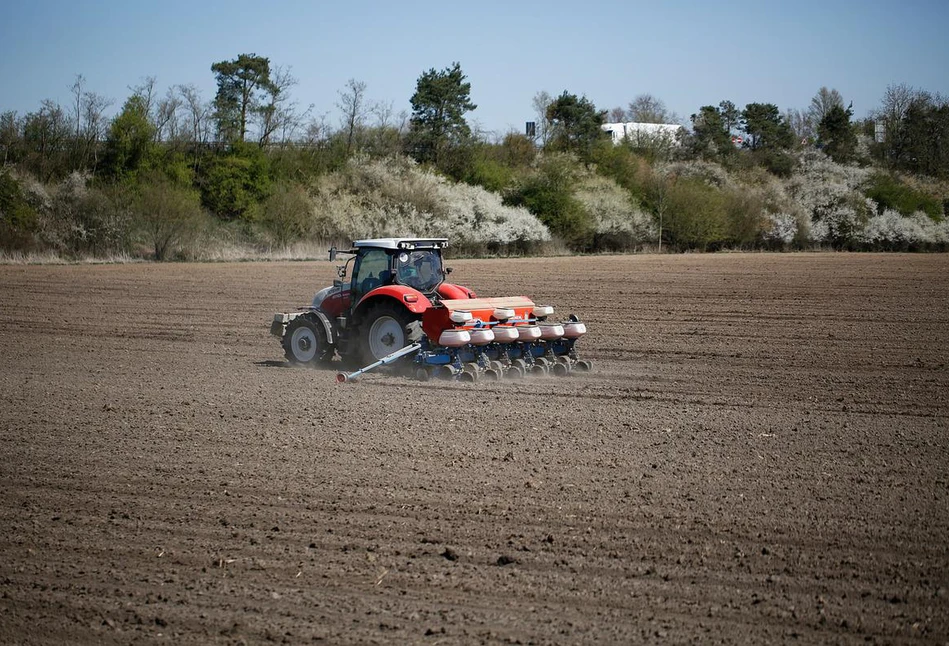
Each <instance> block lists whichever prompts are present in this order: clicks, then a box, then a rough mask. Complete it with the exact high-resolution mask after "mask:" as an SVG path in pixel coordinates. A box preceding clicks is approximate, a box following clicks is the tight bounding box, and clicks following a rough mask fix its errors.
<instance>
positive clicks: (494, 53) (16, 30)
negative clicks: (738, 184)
mask: <svg viewBox="0 0 949 646" xmlns="http://www.w3.org/2000/svg"><path fill="white" fill-rule="evenodd" d="M947 25H949V0H902V1H900V2H887V1H884V0H866V1H858V0H823V1H813V0H795V1H794V2H786V1H785V2H774V1H771V0H748V1H746V0H734V1H729V2H708V1H705V0H650V1H648V2H635V1H631V0H627V1H625V2H608V1H602V0H586V1H585V2H582V1H579V2H578V1H576V0H574V1H572V2H563V1H561V0H546V1H544V2H533V1H524V2H519V1H517V0H508V1H507V2H496V1H494V0H481V1H479V2H422V1H413V0H403V1H401V2H382V1H380V2H371V1H359V0H352V1H350V2H318V1H315V0H314V1H310V2H305V1H302V0H294V1H291V0H286V1H281V0H272V1H271V2H248V1H245V0H229V1H226V2H222V1H218V0H209V1H202V0H191V1H190V2H183V1H180V0H164V1H163V2H138V1H135V0H121V1H112V0H86V1H83V2H77V1H76V0H70V1H68V2H64V1H59V0H57V1H52V0H34V1H24V0H7V2H5V3H4V4H3V6H2V8H0V112H3V111H7V110H14V111H16V112H17V113H19V114H21V115H22V114H25V113H27V112H31V111H35V110H37V109H38V108H39V107H40V104H41V102H42V101H43V100H44V99H52V100H54V101H57V102H59V103H61V104H63V105H68V104H69V103H70V100H71V97H70V89H69V88H70V87H71V86H72V85H73V83H74V81H75V80H76V76H77V75H79V74H81V75H83V76H84V77H85V80H86V87H87V88H88V90H90V91H92V92H95V93H97V94H100V95H103V96H105V97H107V98H109V99H111V100H113V101H114V103H113V104H112V106H111V108H110V109H109V112H110V114H114V113H115V112H116V111H117V110H118V109H120V108H121V105H122V103H123V102H124V101H125V99H126V98H128V96H129V95H130V93H131V92H130V89H129V88H130V87H132V86H135V85H138V84H140V83H141V82H142V80H143V79H144V78H145V77H148V76H153V77H155V78H156V80H157V86H158V88H159V90H160V91H161V92H162V93H164V91H165V90H166V89H167V88H169V87H171V86H174V85H179V84H182V85H186V84H194V85H195V86H197V87H198V88H199V89H200V90H201V91H202V93H203V96H204V98H206V99H212V98H213V96H214V92H215V90H216V86H215V81H214V76H213V74H212V73H211V65H212V64H213V63H215V62H218V61H223V60H233V59H235V58H237V56H238V55H240V54H242V53H247V54H250V53H256V54H258V55H261V56H266V57H268V58H269V59H270V62H271V65H272V66H280V67H284V68H290V70H291V73H292V74H293V76H294V77H296V78H297V79H298V84H297V85H296V86H295V87H294V88H293V89H292V90H291V96H292V99H293V100H294V101H295V102H296V103H297V104H298V106H299V107H300V108H301V109H305V108H306V107H307V106H309V105H312V106H313V114H314V115H316V116H319V115H325V117H326V120H327V122H328V123H330V124H331V125H337V124H338V123H339V118H340V113H339V109H338V108H337V106H336V104H337V102H338V101H339V92H340V91H341V90H343V89H344V87H345V85H346V83H347V81H348V80H349V79H355V80H356V81H360V82H363V83H365V84H366V94H367V98H368V99H369V100H371V101H379V102H385V103H389V102H391V103H392V104H393V106H394V108H395V111H396V112H399V111H401V110H406V111H407V112H409V111H410V110H411V106H410V104H409V99H410V97H411V96H412V94H413V92H414V91H415V84H416V81H417V80H418V77H419V76H420V75H421V74H422V73H423V72H425V71H427V70H429V69H432V68H434V69H436V70H442V69H445V68H447V67H449V66H451V65H452V63H453V62H455V61H457V62H459V63H460V64H461V68H462V70H463V72H464V73H465V74H466V75H467V79H468V81H469V82H470V83H471V99H472V101H473V102H474V103H476V104H477V106H478V107H477V109H476V110H474V111H473V112H470V113H468V115H467V118H468V120H469V123H471V124H472V125H473V126H474V127H475V128H476V129H478V130H479V131H481V132H482V133H484V134H486V135H487V136H489V137H490V136H492V135H493V136H496V137H500V136H503V135H504V134H505V133H507V132H510V131H517V132H522V131H523V129H524V122H525V121H532V120H535V118H536V117H535V115H534V111H533V107H532V98H533V97H534V96H535V95H536V94H537V93H538V92H540V91H546V92H548V93H550V94H551V95H553V96H556V95H558V94H560V93H562V92H563V91H568V92H570V93H572V94H576V95H582V96H586V97H587V98H588V99H589V100H590V101H592V102H593V103H594V104H595V105H596V106H597V107H598V108H600V109H605V110H609V109H611V108H614V107H618V106H622V107H625V106H627V104H628V103H629V102H630V101H631V100H632V99H634V98H635V97H636V96H637V95H639V94H643V93H649V94H652V95H653V96H655V97H658V98H659V99H662V100H663V101H664V102H665V104H666V106H667V107H668V109H669V110H671V111H674V112H676V113H677V114H678V115H679V116H680V117H681V119H682V121H683V123H685V124H688V118H689V115H691V114H693V113H695V112H697V111H698V109H699V107H701V106H703V105H709V104H712V105H717V104H718V103H719V102H720V101H722V100H725V99H727V100H730V101H732V102H734V103H735V104H736V105H738V106H739V107H743V106H744V105H745V104H747V103H752V102H762V103H774V104H776V105H777V106H778V107H779V108H780V109H781V111H782V112H783V111H784V110H786V109H789V108H798V109H804V108H806V107H807V106H808V104H809V103H810V100H811V98H812V97H813V96H814V95H815V94H816V93H817V91H818V90H819V89H820V88H821V86H827V87H829V88H834V89H837V90H838V91H839V92H840V93H841V95H842V96H843V98H844V100H845V101H846V102H848V103H849V102H851V101H852V102H853V109H854V116H855V117H856V118H862V117H865V116H867V115H868V113H869V112H870V111H871V110H873V109H875V108H876V107H878V106H879V105H880V102H881V99H882V97H883V93H884V91H885V90H886V87H887V86H888V85H890V84H894V83H906V84H909V85H911V86H914V87H917V88H921V89H925V90H928V91H930V92H933V93H936V92H939V93H941V94H943V95H949V38H946V37H945V29H946V26H947Z"/></svg>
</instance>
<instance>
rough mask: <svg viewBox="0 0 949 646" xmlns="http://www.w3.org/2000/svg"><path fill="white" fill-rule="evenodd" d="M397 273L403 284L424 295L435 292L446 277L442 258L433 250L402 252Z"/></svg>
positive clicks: (397, 263)
mask: <svg viewBox="0 0 949 646" xmlns="http://www.w3.org/2000/svg"><path fill="white" fill-rule="evenodd" d="M396 271H397V272H398V273H397V276H398V280H399V282H400V283H401V284H403V285H406V286H408V287H413V288H415V289H417V290H419V291H420V292H424V293H430V292H433V291H435V288H436V287H438V284H439V283H441V282H442V277H443V276H444V273H443V271H442V258H441V256H440V255H439V254H438V253H436V252H434V251H432V250H431V249H416V250H415V251H402V252H400V253H399V254H398V256H397V258H396Z"/></svg>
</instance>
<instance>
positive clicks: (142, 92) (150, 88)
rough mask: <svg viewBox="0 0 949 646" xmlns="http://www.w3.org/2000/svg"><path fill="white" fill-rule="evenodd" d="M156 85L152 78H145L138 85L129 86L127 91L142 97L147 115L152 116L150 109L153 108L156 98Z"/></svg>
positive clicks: (156, 81)
mask: <svg viewBox="0 0 949 646" xmlns="http://www.w3.org/2000/svg"><path fill="white" fill-rule="evenodd" d="M157 83H158V80H157V79H156V78H155V77H154V76H146V77H145V78H143V79H142V82H141V83H139V84H138V85H130V86H129V91H130V92H131V93H132V94H134V95H138V96H140V97H142V102H143V103H144V104H145V110H146V112H147V114H149V115H151V114H152V109H153V108H154V107H155V101H156V97H157V96H158V91H157V90H156V89H155V88H156V85H157Z"/></svg>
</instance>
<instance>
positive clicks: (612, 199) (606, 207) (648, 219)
mask: <svg viewBox="0 0 949 646" xmlns="http://www.w3.org/2000/svg"><path fill="white" fill-rule="evenodd" d="M574 197H576V199H577V200H578V201H579V202H580V204H582V205H583V208H584V210H585V211H586V213H587V215H589V216H590V218H591V219H592V220H593V225H594V230H595V231H596V233H598V234H601V235H605V236H610V237H612V238H613V239H614V240H622V241H624V242H625V243H626V244H628V245H633V246H635V245H638V244H642V243H644V242H648V241H652V240H655V239H656V235H657V228H656V225H655V223H654V222H653V219H652V216H650V215H649V214H648V213H646V212H644V211H643V210H642V209H641V208H639V205H638V204H636V203H635V202H634V201H633V199H632V197H631V196H630V194H629V192H628V191H626V190H624V189H623V188H622V187H621V186H620V185H619V184H617V183H616V182H615V181H613V180H612V179H609V178H607V177H603V176H601V175H588V176H586V177H584V178H583V180H582V182H581V184H580V187H579V188H578V189H577V192H576V193H575V194H574Z"/></svg>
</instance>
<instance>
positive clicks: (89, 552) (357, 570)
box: [0, 254, 949, 644]
mask: <svg viewBox="0 0 949 646" xmlns="http://www.w3.org/2000/svg"><path fill="white" fill-rule="evenodd" d="M452 264H453V265H454V267H455V273H453V274H452V278H453V279H454V280H457V282H460V283H462V284H466V285H468V286H470V287H472V288H473V289H474V290H475V291H477V292H478V293H479V294H480V295H483V296H513V295H526V296H531V297H534V299H535V300H536V301H537V302H540V303H550V304H553V305H554V306H555V307H556V308H557V310H558V312H559V314H561V315H566V314H568V313H571V312H575V313H577V314H579V315H580V316H581V317H583V318H584V320H585V321H586V322H587V323H588V327H589V329H590V332H589V334H588V335H587V336H586V337H585V338H584V339H582V340H581V341H580V343H579V345H578V348H580V350H581V353H582V355H583V356H584V357H585V358H589V359H592V360H593V361H594V362H595V371H594V372H593V373H592V374H589V375H584V376H569V377H567V378H563V379H557V378H553V377H551V378H541V379H531V380H525V381H518V382H514V381H504V382H500V383H491V384H483V383H482V384H475V385H464V384H458V383H420V382H415V381H410V380H408V379H405V378H401V377H395V376H389V375H375V374H373V375H367V376H366V377H365V378H364V379H363V380H361V381H359V382H357V383H353V384H337V383H335V382H334V379H333V372H332V371H325V370H304V369H298V368H288V367H286V366H285V365H284V363H283V356H282V352H281V350H280V347H279V344H278V342H277V340H276V339H275V338H273V337H270V336H269V334H268V324H269V320H270V317H271V316H272V313H273V312H274V311H280V310H283V311H286V310H291V309H294V308H295V307H296V306H299V305H302V304H305V303H307V302H309V299H310V298H311V296H312V293H313V292H314V291H316V289H317V288H319V287H321V286H323V285H324V284H328V283H329V282H330V281H331V280H332V278H333V277H334V272H333V269H332V266H331V265H329V264H328V263H323V262H316V263H258V264H208V265H188V264H170V265H130V266H65V267H62V266H60V267H50V266H46V267H22V266H6V267H0V392H2V397H0V522H2V528H3V529H2V532H0V642H3V643H18V644H56V643H70V644H71V643H104V644H110V643H117V644H128V643H153V642H161V641H165V642H169V643H176V644H177V643H184V644H187V643H193V644H207V643H220V644H231V643H261V642H271V641H272V642H278V643H279V642H285V643H292V644H302V643H314V642H316V643H332V644H345V643H367V642H372V643H406V644H408V643H411V644H436V643H438V644H444V643H462V644H471V643H522V644H583V643H635V642H649V643H656V642H675V643H696V642H701V643H753V644H763V643H775V642H789V641H797V642H799V643H866V642H871V643H887V644H893V643H904V642H934V643H946V641H947V639H949V637H947V636H949V342H947V334H949V256H947V255H896V254H893V255H870V254H866V255H848V254H813V255H811V254H800V255H798V254H795V255H767V254H754V255H750V254H749V255H684V256H634V257H597V258H567V259H528V260H508V261H505V260H489V261H457V262H453V263H452Z"/></svg>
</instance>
